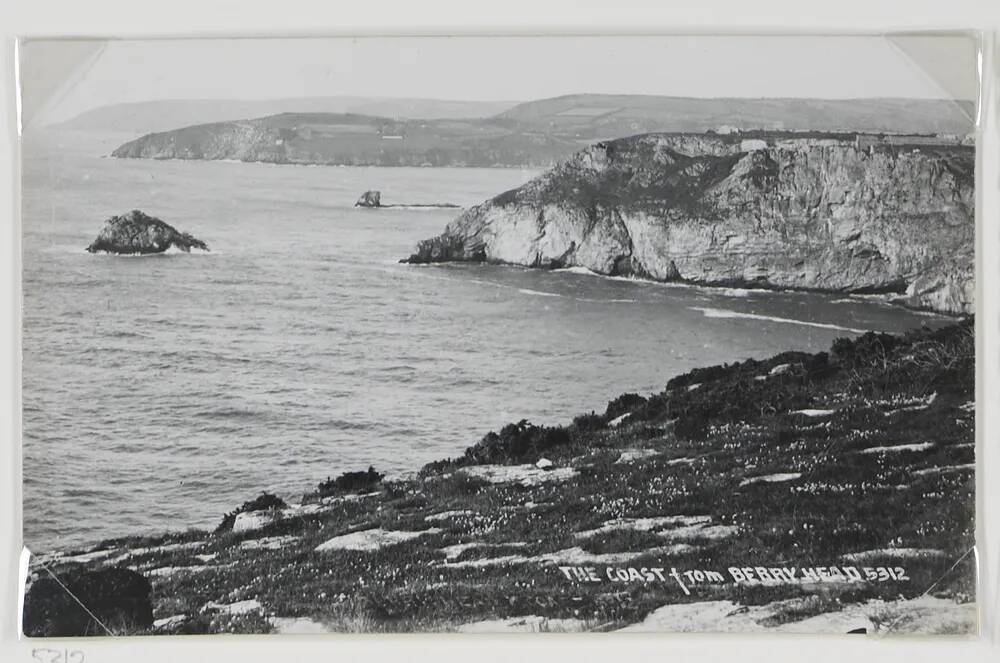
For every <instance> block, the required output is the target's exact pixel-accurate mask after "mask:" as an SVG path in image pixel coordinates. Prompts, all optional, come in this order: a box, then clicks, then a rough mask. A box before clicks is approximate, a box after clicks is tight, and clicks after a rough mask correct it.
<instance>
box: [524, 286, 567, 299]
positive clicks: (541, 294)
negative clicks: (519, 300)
mask: <svg viewBox="0 0 1000 663" xmlns="http://www.w3.org/2000/svg"><path fill="white" fill-rule="evenodd" d="M517 291H518V292H519V293H521V294H522V295H532V296H535V297H562V296H563V295H560V294H559V293H556V292H543V291H541V290H532V289H531V288H518V289H517Z"/></svg>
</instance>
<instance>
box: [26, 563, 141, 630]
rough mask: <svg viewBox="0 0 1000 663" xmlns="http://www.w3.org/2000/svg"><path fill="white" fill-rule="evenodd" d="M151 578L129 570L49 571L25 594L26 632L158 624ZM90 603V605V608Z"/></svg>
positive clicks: (121, 628) (123, 628)
mask: <svg viewBox="0 0 1000 663" xmlns="http://www.w3.org/2000/svg"><path fill="white" fill-rule="evenodd" d="M150 590H151V586H150V584H149V580H147V579H146V578H145V577H143V576H142V575H141V574H139V573H136V572H135V571H132V570H131V569H126V568H118V567H116V568H108V569H101V570H98V571H88V570H84V569H83V568H76V569H73V570H70V571H63V572H60V573H59V575H58V579H57V578H56V576H51V575H45V574H43V575H42V576H41V577H39V578H38V579H37V580H35V581H34V582H33V583H32V584H31V588H30V589H29V590H28V592H27V594H26V595H25V598H24V634H25V635H27V636H31V637H40V636H58V637H70V636H84V635H120V634H135V633H136V632H139V631H143V630H147V629H149V628H151V627H152V625H153V606H152V602H151V600H150ZM84 606H86V607H84Z"/></svg>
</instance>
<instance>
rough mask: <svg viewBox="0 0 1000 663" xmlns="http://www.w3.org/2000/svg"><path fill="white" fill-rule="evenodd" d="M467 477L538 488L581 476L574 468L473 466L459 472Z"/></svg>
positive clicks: (458, 471)
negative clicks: (545, 468)
mask: <svg viewBox="0 0 1000 663" xmlns="http://www.w3.org/2000/svg"><path fill="white" fill-rule="evenodd" d="M456 473H461V474H464V475H466V476H470V477H475V478H478V479H484V480H486V481H489V482H490V483H519V484H521V485H522V486H537V485H539V484H542V483H548V482H553V481H566V480H567V479H571V478H572V477H575V476H576V475H578V474H579V472H578V471H577V470H576V469H574V468H572V467H558V468H555V469H551V470H541V469H538V468H537V467H535V466H534V465H473V466H471V467H463V468H462V469H460V470H457V472H456Z"/></svg>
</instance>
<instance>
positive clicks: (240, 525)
mask: <svg viewBox="0 0 1000 663" xmlns="http://www.w3.org/2000/svg"><path fill="white" fill-rule="evenodd" d="M282 518H284V514H283V513H282V512H281V511H280V510H278V509H267V510H265V511H244V512H243V513H238V514H236V519H235V520H234V521H233V532H253V531H254V530H258V529H260V528H262V527H265V526H267V525H270V524H271V523H276V522H278V521H279V520H281V519H282Z"/></svg>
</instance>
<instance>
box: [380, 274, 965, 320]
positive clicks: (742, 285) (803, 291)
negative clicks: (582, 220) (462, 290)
mask: <svg viewBox="0 0 1000 663" xmlns="http://www.w3.org/2000/svg"><path fill="white" fill-rule="evenodd" d="M412 258H413V256H410V257H409V258H400V259H399V260H395V261H392V262H391V263H389V264H398V265H409V266H411V267H449V266H458V267H461V266H463V265H473V266H482V265H489V266H492V267H508V268H514V269H522V270H532V271H543V272H554V273H560V272H565V273H571V274H577V275H580V276H590V277H594V278H600V279H608V280H611V281H625V282H629V283H639V284H651V285H657V286H661V287H666V288H691V289H694V290H700V291H702V292H705V293H708V294H718V293H723V294H725V293H727V292H734V291H742V292H746V293H748V294H785V295H823V296H829V297H847V298H851V299H856V300H857V301H859V302H864V301H868V302H875V303H877V304H882V305H884V306H888V307H892V308H899V309H902V310H904V311H908V312H911V313H918V314H921V315H927V316H934V317H939V318H942V319H944V320H951V321H953V322H959V321H961V320H963V319H966V318H968V317H970V316H972V315H974V314H969V313H953V312H950V311H942V310H937V309H933V308H929V307H919V306H913V305H911V304H908V303H906V301H904V300H903V296H902V295H900V294H898V293H897V294H895V295H894V294H892V293H867V292H851V291H845V290H823V289H821V288H781V287H777V286H771V287H769V286H766V285H760V284H757V283H756V282H754V281H732V282H728V281H727V282H725V283H703V282H699V281H684V280H673V281H661V280H657V279H653V278H646V277H643V276H616V275H612V274H601V273H599V272H595V271H593V270H590V269H588V268H586V267H580V266H568V267H546V266H539V267H535V266H529V265H522V264H519V263H511V262H502V261H490V260H441V261H423V260H418V261H414V260H412ZM733 296H736V297H738V296H741V295H733ZM842 329H843V330H844V331H853V330H851V329H849V328H846V327H844V328H842ZM864 331H867V330H862V331H861V332H857V333H863V332H864Z"/></svg>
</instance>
